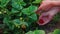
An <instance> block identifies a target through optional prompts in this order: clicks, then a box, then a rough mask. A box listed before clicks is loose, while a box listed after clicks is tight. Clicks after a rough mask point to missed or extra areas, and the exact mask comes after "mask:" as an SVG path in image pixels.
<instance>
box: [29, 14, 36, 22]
mask: <svg viewBox="0 0 60 34" xmlns="http://www.w3.org/2000/svg"><path fill="white" fill-rule="evenodd" d="M29 18H31V19H33V20H35V21H36V20H37V15H36V14H32V15H30V16H29Z"/></svg>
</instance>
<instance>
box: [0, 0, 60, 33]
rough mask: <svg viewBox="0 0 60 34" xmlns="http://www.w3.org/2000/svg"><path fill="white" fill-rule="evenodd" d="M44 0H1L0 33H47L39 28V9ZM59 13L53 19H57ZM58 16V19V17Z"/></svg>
mask: <svg viewBox="0 0 60 34" xmlns="http://www.w3.org/2000/svg"><path fill="white" fill-rule="evenodd" d="M41 2H42V0H0V33H1V34H2V33H3V34H30V33H31V34H40V33H41V34H45V32H44V31H43V30H34V31H31V30H33V29H34V28H35V29H36V28H37V29H38V24H37V21H38V19H39V16H40V15H38V14H36V13H35V12H36V11H37V9H38V7H39V5H40V3H41ZM58 17H60V16H59V15H57V16H56V18H54V19H53V21H55V20H56V21H57V20H58V19H59V18H58ZM57 18H58V19H57Z"/></svg>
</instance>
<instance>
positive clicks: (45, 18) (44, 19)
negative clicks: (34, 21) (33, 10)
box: [38, 7, 59, 25]
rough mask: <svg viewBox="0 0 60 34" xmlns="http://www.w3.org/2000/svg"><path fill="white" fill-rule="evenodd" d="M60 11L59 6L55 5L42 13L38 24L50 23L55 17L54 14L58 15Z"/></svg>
mask: <svg viewBox="0 0 60 34" xmlns="http://www.w3.org/2000/svg"><path fill="white" fill-rule="evenodd" d="M58 12H59V7H53V8H52V9H51V10H49V11H48V12H44V13H42V14H41V15H40V17H39V21H38V24H39V25H45V24H47V23H49V22H50V21H51V20H52V19H53V16H54V15H56V14H57V13H58Z"/></svg>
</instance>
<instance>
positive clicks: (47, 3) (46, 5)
mask: <svg viewBox="0 0 60 34" xmlns="http://www.w3.org/2000/svg"><path fill="white" fill-rule="evenodd" d="M59 6H60V0H44V1H42V4H41V5H40V7H39V8H38V10H37V12H36V13H37V14H40V13H41V11H42V10H43V11H44V13H42V14H41V15H40V17H39V20H38V24H39V25H45V24H47V23H48V22H50V21H51V19H52V18H53V16H54V15H55V14H57V13H58V11H59V9H60V7H59ZM53 7H54V8H53ZM51 8H52V9H51ZM45 11H46V12H45ZM47 11H48V12H47ZM46 16H47V17H46ZM42 17H43V18H42Z"/></svg>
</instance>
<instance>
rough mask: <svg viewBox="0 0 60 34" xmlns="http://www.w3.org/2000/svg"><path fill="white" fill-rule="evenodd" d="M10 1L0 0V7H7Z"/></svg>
mask: <svg viewBox="0 0 60 34" xmlns="http://www.w3.org/2000/svg"><path fill="white" fill-rule="evenodd" d="M9 1H10V0H0V7H5V6H6V5H7V4H8V2H9Z"/></svg>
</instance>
